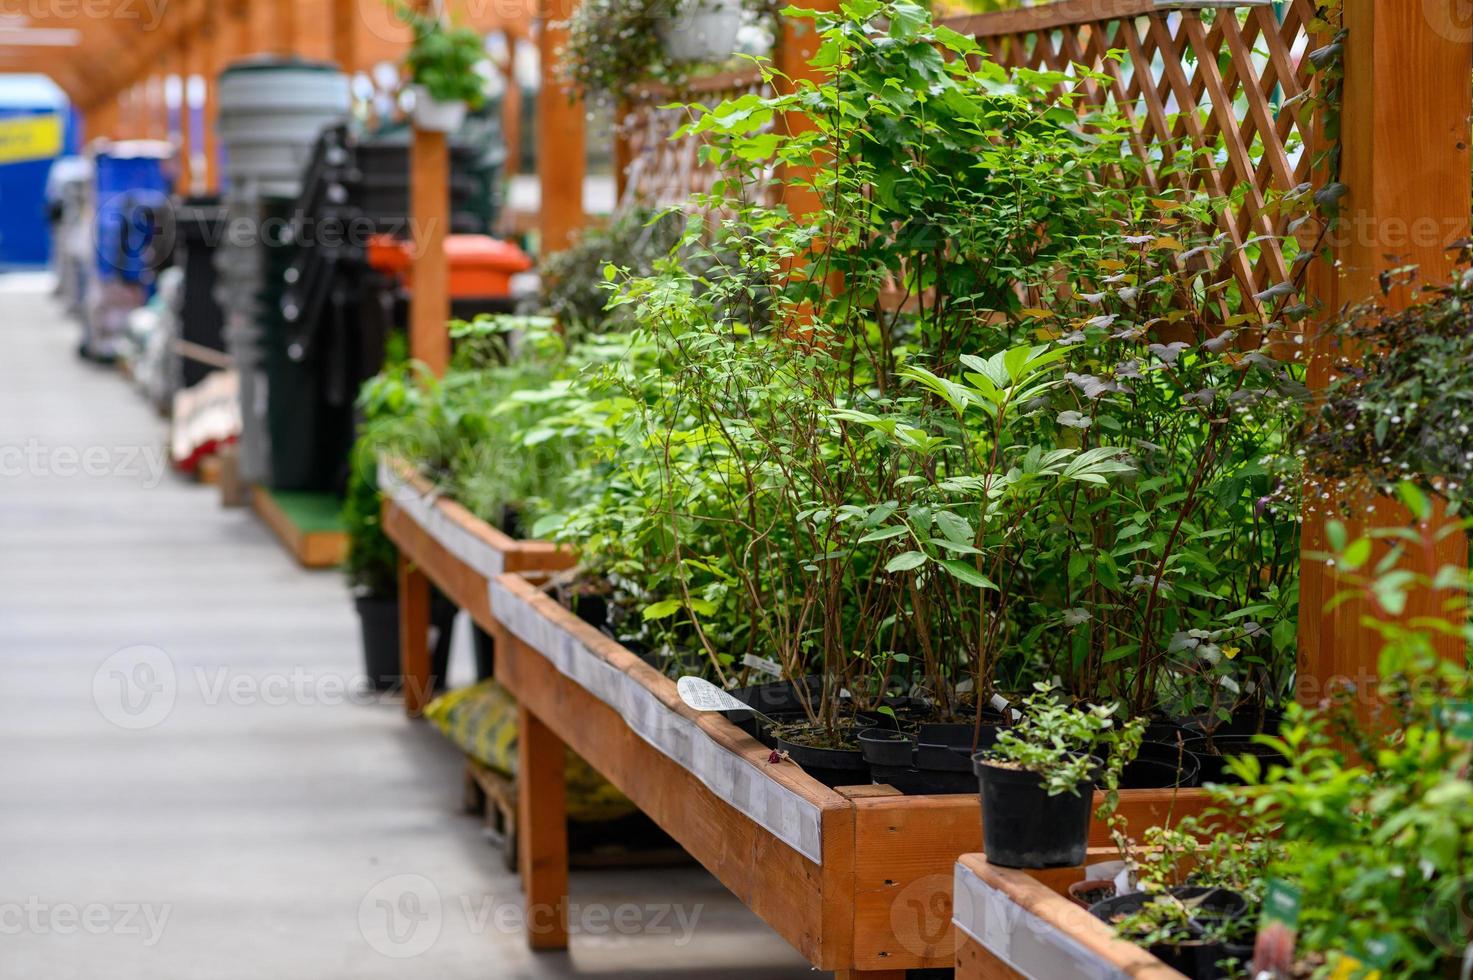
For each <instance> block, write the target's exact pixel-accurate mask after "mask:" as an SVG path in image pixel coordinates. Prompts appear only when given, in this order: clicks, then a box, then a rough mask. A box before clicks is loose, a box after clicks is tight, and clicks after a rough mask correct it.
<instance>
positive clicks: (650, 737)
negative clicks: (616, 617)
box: [491, 579, 823, 864]
mask: <svg viewBox="0 0 1473 980" xmlns="http://www.w3.org/2000/svg"><path fill="white" fill-rule="evenodd" d="M491 615H493V616H495V617H496V619H497V621H499V622H500V623H502V624H503V625H504V626H505V627H506V628H507V629H508V630H510V631H511V632H512V633H513V634H515V635H516V636H517V638H518V639H520V640H522V642H524V643H526V644H527V645H528V646H530V647H531V648H532V649H534V650H536V651H537V652H539V653H540V654H542V655H543V656H544V657H546V658H547V659H548V660H549V661H550V662H551V663H552V665H553V666H554V667H556V668H557V670H558V672H559V673H561V674H562V675H563V676H565V677H567V678H569V679H571V680H572V681H574V682H575V683H576V684H578V685H579V686H580V687H582V688H583V689H584V690H586V691H587V692H588V693H590V694H592V695H593V696H594V697H596V698H598V699H599V700H600V701H602V702H603V703H604V704H606V705H608V706H609V707H610V708H613V709H614V710H615V711H616V712H618V714H619V717H621V718H623V719H624V723H625V724H627V725H628V726H629V727H630V728H631V729H632V730H633V731H634V732H636V733H637V734H638V735H639V736H640V738H642V739H644V740H645V741H646V742H648V743H649V744H650V745H652V746H654V747H655V748H656V749H658V750H659V751H660V752H661V753H662V754H664V755H665V756H667V757H668V758H670V759H671V760H672V761H674V762H675V763H677V764H678V765H679V766H680V767H681V768H683V769H685V770H686V771H687V772H689V773H691V774H692V775H693V776H695V777H696V778H697V779H699V780H700V781H701V782H702V783H703V784H705V786H706V788H707V789H709V790H711V792H713V793H715V794H716V795H717V796H719V797H721V798H722V799H723V800H726V801H727V802H728V803H730V804H731V805H732V806H733V807H734V808H735V809H736V810H738V811H739V812H741V813H742V814H744V815H746V816H747V817H749V818H750V819H751V820H753V821H755V822H756V823H757V824H758V825H760V826H761V827H762V828H764V829H765V830H766V831H767V832H768V833H770V834H772V835H773V836H774V837H776V838H778V839H779V840H781V841H782V842H783V843H784V844H787V845H788V846H789V847H791V848H792V849H793V850H795V851H797V852H798V853H799V854H802V855H803V856H804V857H806V858H807V859H808V860H810V861H812V862H814V863H815V864H821V863H822V862H823V834H822V811H821V810H820V809H819V808H818V807H817V806H815V805H814V804H813V803H811V802H809V801H808V800H806V799H804V798H803V797H802V796H800V795H799V794H797V793H795V792H793V791H792V790H791V789H789V788H788V787H786V786H784V785H782V784H781V783H779V782H777V781H775V780H773V779H770V778H768V777H767V776H766V775H765V774H764V773H762V772H761V771H760V770H759V769H758V768H757V767H756V766H755V765H754V764H753V763H752V762H750V761H749V760H747V759H746V758H744V757H742V756H740V755H737V754H736V753H735V752H732V751H730V750H729V749H727V748H725V747H724V746H722V745H721V744H720V743H718V742H717V741H715V740H714V739H712V738H711V736H710V735H708V734H707V733H706V732H705V730H703V729H702V728H701V727H700V726H699V725H697V724H696V723H695V722H694V721H692V720H691V719H689V718H687V717H685V716H684V715H682V714H679V713H678V712H675V711H671V710H670V708H669V707H667V706H666V705H665V703H664V702H663V701H661V700H660V699H659V698H658V697H656V695H655V693H654V692H653V691H651V690H649V689H648V688H646V687H645V686H644V685H643V684H640V683H639V682H638V681H637V680H635V679H634V678H632V677H630V676H629V675H628V674H626V673H624V672H623V671H622V670H619V669H618V668H617V667H615V666H613V665H612V664H610V663H609V662H608V661H606V660H604V659H603V658H602V657H600V656H598V655H597V654H595V653H594V652H593V651H592V650H589V649H588V648H587V647H586V646H585V645H584V644H582V643H581V642H579V641H578V639H577V638H576V637H574V636H573V635H572V634H571V633H569V632H568V631H566V630H564V629H562V628H561V627H560V626H558V625H557V624H556V623H554V622H552V621H551V620H549V619H547V618H546V617H545V616H542V615H540V614H539V613H538V612H537V611H536V610H535V609H534V608H532V606H531V605H530V604H528V603H527V602H525V601H523V600H522V599H521V598H519V597H518V596H516V595H514V594H513V593H512V592H511V591H510V590H508V589H507V588H506V587H505V586H503V585H501V584H500V583H498V582H496V581H495V580H494V579H493V580H492V582H491Z"/></svg>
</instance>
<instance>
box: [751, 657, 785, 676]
mask: <svg viewBox="0 0 1473 980" xmlns="http://www.w3.org/2000/svg"><path fill="white" fill-rule="evenodd" d="M742 665H743V666H745V667H751V668H752V669H753V670H757V671H761V672H762V673H764V674H768V675H770V676H772V677H776V678H778V679H779V680H780V679H782V676H783V665H782V664H780V663H778V662H777V661H776V660H768V659H767V658H766V657H759V656H757V655H756V654H755V653H749V654H746V655H745V656H743V657H742Z"/></svg>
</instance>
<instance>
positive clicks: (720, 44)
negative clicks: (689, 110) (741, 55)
mask: <svg viewBox="0 0 1473 980" xmlns="http://www.w3.org/2000/svg"><path fill="white" fill-rule="evenodd" d="M764 10H765V8H764V7H763V6H762V4H761V3H760V0H586V2H584V3H580V4H579V5H578V8H577V10H575V11H574V13H573V16H572V18H571V19H570V20H569V21H568V43H567V45H566V46H565V47H564V48H563V54H562V64H561V72H562V74H563V77H564V78H566V79H567V80H568V82H569V83H570V84H571V85H572V86H573V87H574V88H575V89H577V90H578V91H579V92H580V93H582V94H583V95H584V96H594V97H596V96H599V95H610V94H618V93H621V92H622V91H623V90H624V88H625V87H627V86H628V85H630V84H633V83H637V82H643V81H654V82H663V83H668V84H679V83H680V82H682V81H684V80H685V79H686V78H688V77H689V76H690V75H691V74H692V73H696V72H698V71H699V70H700V69H702V68H709V67H712V66H721V65H724V64H725V63H726V62H728V61H730V60H731V59H732V57H733V56H734V55H735V54H736V52H737V51H738V49H739V48H743V47H762V46H763V45H761V44H755V45H754V44H745V45H744V44H743V43H742V41H743V29H744V27H747V26H748V25H750V24H751V23H752V22H753V20H754V16H753V15H756V14H760V13H762V12H764ZM760 34H761V32H760V31H757V32H755V34H754V35H753V37H757V36H760Z"/></svg>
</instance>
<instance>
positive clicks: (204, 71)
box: [199, 6, 229, 194]
mask: <svg viewBox="0 0 1473 980" xmlns="http://www.w3.org/2000/svg"><path fill="white" fill-rule="evenodd" d="M204 31H205V35H204V44H203V46H202V48H201V50H202V51H203V57H202V58H201V60H200V66H199V71H200V75H201V76H202V77H203V78H204V82H205V104H204V108H203V109H202V110H201V112H200V120H201V126H200V165H201V167H202V172H201V174H200V177H201V178H202V179H201V185H200V186H201V189H202V190H203V191H204V193H206V194H214V193H217V192H218V191H219V190H220V134H219V133H218V132H217V129H218V127H219V122H220V70H221V69H222V68H223V67H224V64H223V62H224V61H225V59H224V58H222V57H221V56H220V46H221V44H222V43H224V42H225V40H226V39H227V35H228V33H229V32H228V31H226V30H225V25H224V24H222V23H220V20H219V16H218V14H216V13H215V8H214V7H213V6H212V7H211V8H210V13H208V14H206V20H205V25H204Z"/></svg>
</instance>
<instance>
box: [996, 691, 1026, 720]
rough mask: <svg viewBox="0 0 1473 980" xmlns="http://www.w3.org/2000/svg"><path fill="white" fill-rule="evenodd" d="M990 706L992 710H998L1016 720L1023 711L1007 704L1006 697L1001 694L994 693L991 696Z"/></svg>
mask: <svg viewBox="0 0 1473 980" xmlns="http://www.w3.org/2000/svg"><path fill="white" fill-rule="evenodd" d="M992 707H993V709H994V710H996V711H1000V712H1002V714H1004V715H1007V716H1008V717H1011V718H1012V719H1013V721H1017V720H1018V719H1019V718H1021V717H1023V712H1021V711H1019V710H1018V709H1017V708H1015V707H1013V706H1012V705H1011V704H1009V703H1008V699H1007V698H1005V697H1003V696H1002V695H1001V694H994V695H993V696H992Z"/></svg>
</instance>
